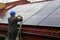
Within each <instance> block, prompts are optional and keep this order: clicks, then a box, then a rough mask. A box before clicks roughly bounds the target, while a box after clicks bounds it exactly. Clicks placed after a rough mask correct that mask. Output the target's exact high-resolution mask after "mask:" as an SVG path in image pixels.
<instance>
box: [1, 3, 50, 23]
mask: <svg viewBox="0 0 60 40" xmlns="http://www.w3.org/2000/svg"><path fill="white" fill-rule="evenodd" d="M48 3H49V2H43V3H34V4H26V5H19V6H16V7H14V8H12V9H11V10H15V11H16V13H17V15H21V16H23V19H24V20H23V22H24V21H26V20H27V19H28V18H29V17H31V16H32V15H34V14H35V13H36V12H37V11H39V10H40V9H42V8H43V7H44V6H45V5H47V4H48ZM38 5H39V6H38ZM11 10H9V11H8V12H7V13H6V15H5V16H4V17H3V18H2V19H0V23H8V22H7V21H8V17H10V15H9V12H10V11H11Z"/></svg>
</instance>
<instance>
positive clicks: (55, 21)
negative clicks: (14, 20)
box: [0, 0, 60, 27]
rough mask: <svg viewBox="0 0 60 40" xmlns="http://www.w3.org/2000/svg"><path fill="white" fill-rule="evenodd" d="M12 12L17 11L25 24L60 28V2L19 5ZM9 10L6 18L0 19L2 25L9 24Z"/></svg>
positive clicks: (57, 0)
mask: <svg viewBox="0 0 60 40" xmlns="http://www.w3.org/2000/svg"><path fill="white" fill-rule="evenodd" d="M11 10H15V11H16V13H17V15H19V14H20V15H21V16H23V24H25V25H38V26H54V27H60V19H59V18H60V14H59V13H60V12H59V10H60V0H54V1H50V2H42V3H34V4H26V5H19V6H16V7H14V8H12V9H11ZM11 10H9V11H8V12H7V13H6V16H5V17H4V18H2V19H0V23H8V22H7V18H8V17H9V14H8V13H9V12H10V11H11Z"/></svg>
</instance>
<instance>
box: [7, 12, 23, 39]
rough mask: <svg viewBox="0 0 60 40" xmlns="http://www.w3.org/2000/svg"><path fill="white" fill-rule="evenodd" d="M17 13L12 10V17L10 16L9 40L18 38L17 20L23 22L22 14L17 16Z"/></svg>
mask: <svg viewBox="0 0 60 40" xmlns="http://www.w3.org/2000/svg"><path fill="white" fill-rule="evenodd" d="M15 14H16V13H15V12H14V11H11V12H10V15H11V17H9V18H8V23H9V27H8V39H9V40H16V36H17V33H18V30H17V22H21V21H22V20H23V19H22V17H21V16H20V17H19V18H18V17H15Z"/></svg>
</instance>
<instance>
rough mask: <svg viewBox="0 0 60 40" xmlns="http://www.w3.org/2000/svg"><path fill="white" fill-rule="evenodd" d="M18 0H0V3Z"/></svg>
mask: <svg viewBox="0 0 60 40" xmlns="http://www.w3.org/2000/svg"><path fill="white" fill-rule="evenodd" d="M14 1H18V0H0V3H8V2H14Z"/></svg>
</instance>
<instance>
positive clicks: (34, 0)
mask: <svg viewBox="0 0 60 40" xmlns="http://www.w3.org/2000/svg"><path fill="white" fill-rule="evenodd" d="M28 1H30V2H36V1H42V0H28Z"/></svg>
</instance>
